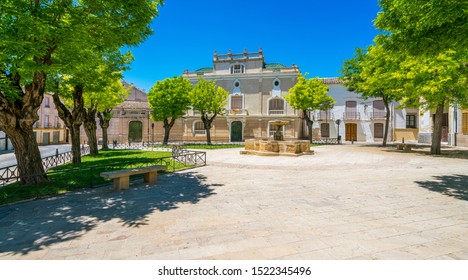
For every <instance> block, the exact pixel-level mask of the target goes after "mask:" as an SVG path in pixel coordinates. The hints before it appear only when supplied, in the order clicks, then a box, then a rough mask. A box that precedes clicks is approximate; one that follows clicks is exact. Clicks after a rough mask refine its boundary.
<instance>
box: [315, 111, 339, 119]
mask: <svg viewBox="0 0 468 280" xmlns="http://www.w3.org/2000/svg"><path fill="white" fill-rule="evenodd" d="M334 119H335V114H333V113H332V112H328V113H327V112H323V111H320V112H319V113H318V114H317V120H318V121H331V120H334Z"/></svg>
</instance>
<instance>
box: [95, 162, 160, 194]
mask: <svg viewBox="0 0 468 280" xmlns="http://www.w3.org/2000/svg"><path fill="white" fill-rule="evenodd" d="M166 169H167V166H162V165H153V166H147V167H140V168H130V169H122V170H116V171H106V172H101V174H100V176H101V177H103V178H106V179H114V189H115V190H125V189H128V187H129V184H130V175H136V174H143V178H144V182H147V183H156V181H157V179H158V171H159V170H166Z"/></svg>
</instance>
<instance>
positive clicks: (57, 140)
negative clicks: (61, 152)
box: [33, 93, 69, 145]
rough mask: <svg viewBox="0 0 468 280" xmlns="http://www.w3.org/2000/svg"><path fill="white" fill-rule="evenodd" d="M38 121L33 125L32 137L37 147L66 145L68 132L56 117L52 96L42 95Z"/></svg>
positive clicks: (56, 112)
mask: <svg viewBox="0 0 468 280" xmlns="http://www.w3.org/2000/svg"><path fill="white" fill-rule="evenodd" d="M37 114H38V116H39V120H38V121H37V122H36V123H34V125H33V131H34V137H35V138H36V141H37V143H38V144H39V145H50V144H63V143H68V141H69V136H68V130H67V129H66V128H65V126H64V124H63V121H62V120H61V119H60V117H59V115H58V111H57V109H56V108H55V104H54V101H53V99H52V95H51V94H50V93H44V99H43V100H42V103H41V106H40V107H39V111H38V112H37Z"/></svg>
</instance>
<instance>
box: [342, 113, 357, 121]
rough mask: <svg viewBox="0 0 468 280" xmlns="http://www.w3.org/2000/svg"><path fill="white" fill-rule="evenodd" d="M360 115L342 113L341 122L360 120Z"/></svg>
mask: <svg viewBox="0 0 468 280" xmlns="http://www.w3.org/2000/svg"><path fill="white" fill-rule="evenodd" d="M360 119H361V115H360V114H359V112H344V113H343V120H360Z"/></svg>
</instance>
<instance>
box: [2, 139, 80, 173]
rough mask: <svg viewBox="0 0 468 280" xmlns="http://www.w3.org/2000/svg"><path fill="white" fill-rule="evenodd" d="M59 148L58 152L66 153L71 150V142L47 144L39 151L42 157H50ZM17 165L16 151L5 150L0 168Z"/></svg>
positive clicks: (40, 147)
mask: <svg viewBox="0 0 468 280" xmlns="http://www.w3.org/2000/svg"><path fill="white" fill-rule="evenodd" d="M57 149H58V153H59V154H61V153H65V152H68V151H71V145H70V144H60V145H47V146H39V151H40V152H41V157H42V158H44V157H48V156H52V155H55V153H56V151H57ZM12 165H16V157H15V154H14V151H9V152H4V153H2V154H0V168H3V167H7V166H12Z"/></svg>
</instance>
